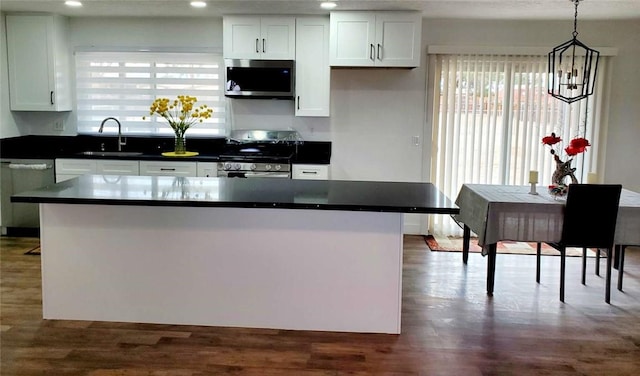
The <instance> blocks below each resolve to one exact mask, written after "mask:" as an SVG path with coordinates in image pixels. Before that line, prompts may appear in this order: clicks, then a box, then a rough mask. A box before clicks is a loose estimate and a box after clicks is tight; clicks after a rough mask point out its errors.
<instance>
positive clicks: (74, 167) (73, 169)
mask: <svg viewBox="0 0 640 376" xmlns="http://www.w3.org/2000/svg"><path fill="white" fill-rule="evenodd" d="M95 171H96V161H95V160H92V159H56V183H59V182H61V181H64V180H69V179H73V178H75V177H76V176H80V175H84V174H93V173H95Z"/></svg>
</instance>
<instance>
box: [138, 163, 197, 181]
mask: <svg viewBox="0 0 640 376" xmlns="http://www.w3.org/2000/svg"><path fill="white" fill-rule="evenodd" d="M140 175H141V176H156V175H164V176H184V177H188V176H197V175H198V167H197V162H173V161H167V162H165V161H140Z"/></svg>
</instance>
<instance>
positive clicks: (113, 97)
mask: <svg viewBox="0 0 640 376" xmlns="http://www.w3.org/2000/svg"><path fill="white" fill-rule="evenodd" d="M75 63H76V94H77V116H78V118H77V122H78V133H82V134H95V133H97V132H98V128H99V127H100V123H101V122H102V120H103V119H105V118H106V117H109V116H114V117H116V118H118V120H120V123H122V131H123V133H126V134H130V135H135V134H140V135H172V134H173V131H172V130H171V128H170V127H169V126H168V125H167V122H166V121H165V120H164V119H163V118H161V117H158V116H152V117H150V116H149V106H150V105H151V103H152V102H153V101H154V100H155V99H156V98H162V97H164V98H169V99H175V98H176V97H177V96H178V95H189V96H193V97H196V98H198V102H197V105H198V106H199V105H201V104H206V105H207V106H209V107H211V108H212V109H213V115H212V117H211V118H210V119H206V120H205V121H203V122H202V123H198V124H197V125H196V126H193V127H191V128H190V129H189V135H195V136H198V135H201V136H216V135H224V133H225V105H224V104H225V102H224V92H223V87H224V86H223V81H224V75H223V67H224V65H223V60H222V56H221V55H219V54H213V53H166V52H94V51H90V52H76V54H75ZM145 116H146V118H145V119H143V117H145ZM116 132H117V125H115V123H114V122H107V123H106V124H105V129H104V133H116Z"/></svg>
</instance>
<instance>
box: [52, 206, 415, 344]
mask: <svg viewBox="0 0 640 376" xmlns="http://www.w3.org/2000/svg"><path fill="white" fill-rule="evenodd" d="M41 216H42V217H41V220H42V223H41V224H42V235H41V242H42V279H43V316H44V318H45V319H71V320H96V321H122V322H146V323H163V324H185V325H211V326H234V327H256V328H279V329H298V330H325V331H347V332H376V333H400V313H401V291H402V241H403V240H402V214H401V213H378V212H358V211H323V210H299V209H298V210H290V209H251V208H197V207H162V206H159V207H147V206H112V205H73V204H41Z"/></svg>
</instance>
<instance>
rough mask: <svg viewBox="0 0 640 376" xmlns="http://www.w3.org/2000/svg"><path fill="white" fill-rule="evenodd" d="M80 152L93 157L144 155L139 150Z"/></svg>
mask: <svg viewBox="0 0 640 376" xmlns="http://www.w3.org/2000/svg"><path fill="white" fill-rule="evenodd" d="M78 154H79V155H86V156H93V157H135V156H138V155H142V152H139V151H83V152H81V153H78Z"/></svg>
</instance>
